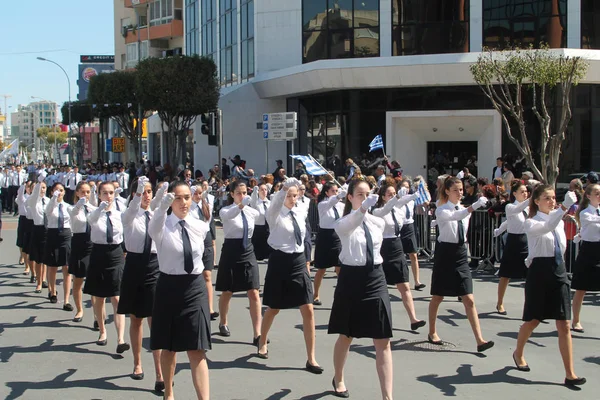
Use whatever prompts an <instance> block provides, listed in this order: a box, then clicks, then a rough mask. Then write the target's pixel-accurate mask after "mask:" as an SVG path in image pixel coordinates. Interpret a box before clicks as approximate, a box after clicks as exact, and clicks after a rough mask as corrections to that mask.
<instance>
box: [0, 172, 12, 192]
mask: <svg viewBox="0 0 600 400" xmlns="http://www.w3.org/2000/svg"><path fill="white" fill-rule="evenodd" d="M9 186H10V179H9V171H6V172H2V173H0V187H2V188H4V189H7V188H8V187H9Z"/></svg>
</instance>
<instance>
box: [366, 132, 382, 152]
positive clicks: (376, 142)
mask: <svg viewBox="0 0 600 400" xmlns="http://www.w3.org/2000/svg"><path fill="white" fill-rule="evenodd" d="M379 149H381V150H383V139H382V138H381V135H377V136H375V139H373V140H371V143H369V153H371V152H373V151H375V150H379Z"/></svg>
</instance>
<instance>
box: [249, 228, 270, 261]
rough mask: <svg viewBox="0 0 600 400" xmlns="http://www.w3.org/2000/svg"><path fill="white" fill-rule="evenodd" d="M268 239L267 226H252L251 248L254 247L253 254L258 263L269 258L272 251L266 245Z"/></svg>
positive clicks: (267, 244)
mask: <svg viewBox="0 0 600 400" xmlns="http://www.w3.org/2000/svg"><path fill="white" fill-rule="evenodd" d="M268 239H269V225H267V224H264V225H254V232H253V233H252V246H254V254H255V255H256V259H257V260H259V261H262V260H266V259H267V258H269V254H271V251H273V249H272V248H271V246H269V243H267V240H268Z"/></svg>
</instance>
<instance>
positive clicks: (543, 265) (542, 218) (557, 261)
mask: <svg viewBox="0 0 600 400" xmlns="http://www.w3.org/2000/svg"><path fill="white" fill-rule="evenodd" d="M576 201H577V196H576V195H575V193H574V192H567V194H566V195H565V200H564V201H563V203H562V205H561V206H560V207H559V208H556V209H555V207H556V197H555V194H554V188H553V187H552V186H550V185H538V186H537V187H536V188H535V189H534V191H533V193H532V195H531V200H530V201H529V218H528V219H527V220H526V221H525V234H527V244H528V247H529V255H528V256H527V261H526V263H527V265H529V270H528V271H527V279H526V281H525V306H524V308H523V321H525V323H524V324H523V325H521V329H519V336H518V337H517V347H516V348H515V351H514V353H513V360H514V362H515V365H516V366H517V369H518V370H519V371H524V372H528V371H530V368H529V366H528V365H527V362H526V361H525V356H524V351H525V344H526V343H527V341H528V340H529V337H530V336H531V334H532V333H533V330H534V329H535V328H536V327H537V326H538V325H539V324H540V322H541V321H543V320H546V319H554V320H556V330H557V331H558V347H559V349H560V354H561V357H562V360H563V365H564V368H565V381H564V383H565V385H567V386H579V385H583V384H584V383H585V382H586V379H585V378H581V377H578V376H577V375H576V374H575V370H574V368H573V343H572V340H571V331H570V327H569V323H570V321H569V320H570V319H571V301H570V300H571V299H570V295H571V294H570V288H569V278H568V276H567V271H566V269H565V263H564V258H563V257H564V253H565V249H566V247H567V240H566V236H565V229H564V223H563V221H562V217H563V216H564V214H565V212H566V211H567V210H568V209H569V208H570V207H571V206H572V205H573V204H575V203H576Z"/></svg>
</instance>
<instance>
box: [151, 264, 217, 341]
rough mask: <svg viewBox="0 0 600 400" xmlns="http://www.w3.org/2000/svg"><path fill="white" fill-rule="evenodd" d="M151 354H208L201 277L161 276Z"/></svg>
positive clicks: (207, 322) (205, 298)
mask: <svg viewBox="0 0 600 400" xmlns="http://www.w3.org/2000/svg"><path fill="white" fill-rule="evenodd" d="M150 348H151V349H152V350H169V351H188V350H210V349H211V344H210V311H209V310H208V296H207V294H206V284H205V283H204V278H203V277H202V275H201V274H200V275H191V274H189V275H167V274H165V273H162V272H161V273H160V275H159V277H158V281H157V283H156V293H155V296H154V308H153V310H152V327H151V329H150Z"/></svg>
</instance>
